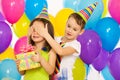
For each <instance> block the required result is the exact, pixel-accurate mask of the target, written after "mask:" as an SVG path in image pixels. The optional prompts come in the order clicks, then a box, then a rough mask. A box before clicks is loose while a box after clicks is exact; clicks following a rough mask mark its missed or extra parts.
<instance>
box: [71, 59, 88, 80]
mask: <svg viewBox="0 0 120 80" xmlns="http://www.w3.org/2000/svg"><path fill="white" fill-rule="evenodd" d="M72 72H73V80H85V77H86V67H85V64H84V62H83V61H82V60H81V59H80V58H77V59H76V61H75V64H74V68H73V70H72Z"/></svg>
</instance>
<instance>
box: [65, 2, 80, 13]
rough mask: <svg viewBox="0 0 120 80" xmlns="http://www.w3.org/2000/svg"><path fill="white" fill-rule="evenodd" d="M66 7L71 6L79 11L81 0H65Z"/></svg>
mask: <svg viewBox="0 0 120 80" xmlns="http://www.w3.org/2000/svg"><path fill="white" fill-rule="evenodd" d="M63 4H64V7H65V8H71V9H73V10H75V11H78V5H79V4H80V1H79V0H63Z"/></svg>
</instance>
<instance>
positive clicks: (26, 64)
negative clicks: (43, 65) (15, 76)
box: [16, 51, 40, 71]
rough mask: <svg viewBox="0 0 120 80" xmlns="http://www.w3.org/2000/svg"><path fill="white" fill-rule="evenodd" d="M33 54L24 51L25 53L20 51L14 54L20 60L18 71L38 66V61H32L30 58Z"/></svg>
mask: <svg viewBox="0 0 120 80" xmlns="http://www.w3.org/2000/svg"><path fill="white" fill-rule="evenodd" d="M33 55H35V52H34V51H32V52H26V53H20V54H17V55H16V58H17V59H18V60H20V65H19V71H23V70H29V69H33V68H37V67H40V63H37V62H33V61H32V60H31V57H32V56H33Z"/></svg>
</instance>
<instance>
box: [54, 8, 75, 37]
mask: <svg viewBox="0 0 120 80" xmlns="http://www.w3.org/2000/svg"><path fill="white" fill-rule="evenodd" d="M73 12H74V11H73V10H72V9H69V8H63V9H62V10H60V11H59V12H58V13H57V15H56V17H55V23H56V30H57V32H58V34H59V35H60V36H63V35H64V31H65V26H66V23H67V19H68V17H69V15H70V14H71V13H73ZM63 14H64V15H63Z"/></svg>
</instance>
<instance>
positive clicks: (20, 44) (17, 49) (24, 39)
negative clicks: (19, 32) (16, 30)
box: [14, 36, 27, 55]
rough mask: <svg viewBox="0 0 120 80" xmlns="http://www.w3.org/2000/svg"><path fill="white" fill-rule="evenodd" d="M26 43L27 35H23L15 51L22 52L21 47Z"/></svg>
mask: <svg viewBox="0 0 120 80" xmlns="http://www.w3.org/2000/svg"><path fill="white" fill-rule="evenodd" d="M24 45H27V37H26V36H24V37H21V38H20V39H18V40H17V42H16V43H15V47H14V53H15V55H16V54H19V53H21V50H20V48H21V47H22V46H24Z"/></svg>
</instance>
